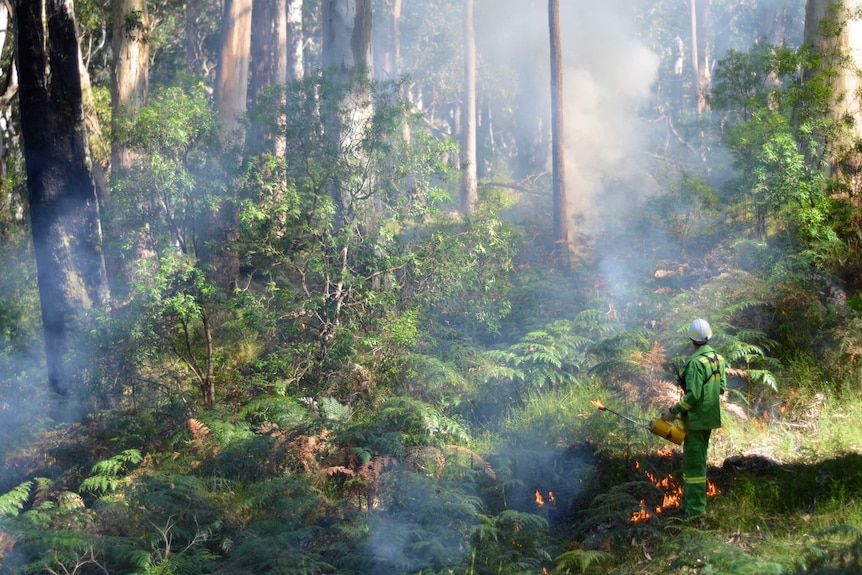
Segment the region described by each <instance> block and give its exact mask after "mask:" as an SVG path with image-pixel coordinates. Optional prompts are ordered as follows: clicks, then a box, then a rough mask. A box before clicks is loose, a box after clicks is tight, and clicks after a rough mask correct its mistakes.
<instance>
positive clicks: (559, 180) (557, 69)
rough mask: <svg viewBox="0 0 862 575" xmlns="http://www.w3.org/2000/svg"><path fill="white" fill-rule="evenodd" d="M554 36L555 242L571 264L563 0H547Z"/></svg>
mask: <svg viewBox="0 0 862 575" xmlns="http://www.w3.org/2000/svg"><path fill="white" fill-rule="evenodd" d="M548 25H549V28H550V38H551V140H552V143H551V146H552V157H553V162H552V164H553V188H554V192H553V213H554V246H555V251H556V253H557V254H558V256H559V258H560V261H561V262H562V263H563V264H565V265H566V267H568V260H569V253H570V242H569V224H568V222H569V208H568V202H567V198H566V158H565V151H566V144H565V138H564V132H565V130H564V126H565V122H564V116H563V57H562V43H561V40H560V1H559V0H548Z"/></svg>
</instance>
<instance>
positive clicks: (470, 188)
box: [461, 0, 478, 214]
mask: <svg viewBox="0 0 862 575" xmlns="http://www.w3.org/2000/svg"><path fill="white" fill-rule="evenodd" d="M461 104H462V112H461V116H462V127H461V149H462V156H463V158H462V159H463V161H462V163H461V169H462V170H463V172H462V180H461V209H462V210H464V213H468V214H469V213H473V212H474V211H475V210H476V202H477V201H478V195H477V189H478V182H477V176H476V33H475V30H474V27H473V0H464V89H463V97H462V99H461Z"/></svg>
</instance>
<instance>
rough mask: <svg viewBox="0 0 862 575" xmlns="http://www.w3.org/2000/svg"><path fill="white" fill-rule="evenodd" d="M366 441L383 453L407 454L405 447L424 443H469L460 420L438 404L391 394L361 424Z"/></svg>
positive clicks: (438, 444) (439, 444)
mask: <svg viewBox="0 0 862 575" xmlns="http://www.w3.org/2000/svg"><path fill="white" fill-rule="evenodd" d="M363 429H364V431H360V433H361V435H362V436H363V437H364V441H365V442H366V443H367V444H368V445H371V446H373V447H374V448H375V449H376V450H378V451H380V452H381V453H387V454H392V455H396V456H401V455H404V452H405V449H406V448H409V447H416V446H423V445H437V446H441V445H444V444H447V443H467V442H468V441H469V435H468V433H467V431H466V429H465V428H464V427H463V425H462V424H461V423H459V422H458V421H456V420H455V419H453V418H450V417H447V416H445V415H443V414H441V413H440V412H439V410H438V409H436V408H435V407H433V406H431V405H428V404H426V403H423V402H421V401H419V400H416V399H411V398H408V397H399V396H392V397H390V398H389V399H387V400H386V401H385V402H384V403H383V404H382V405H381V406H380V407H379V408H377V409H375V410H374V412H373V414H371V417H370V421H369V423H368V424H366V425H365V426H362V427H360V430H363Z"/></svg>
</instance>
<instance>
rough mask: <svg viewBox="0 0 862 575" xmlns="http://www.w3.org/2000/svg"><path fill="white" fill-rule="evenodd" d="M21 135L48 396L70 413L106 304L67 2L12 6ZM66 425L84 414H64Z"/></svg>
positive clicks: (21, 0)
mask: <svg viewBox="0 0 862 575" xmlns="http://www.w3.org/2000/svg"><path fill="white" fill-rule="evenodd" d="M13 9H14V11H15V26H16V32H17V33H16V50H15V54H16V57H17V60H18V70H19V81H20V105H21V133H22V138H23V142H24V159H25V162H26V171H27V188H28V191H29V196H30V220H31V224H32V232H33V251H34V254H35V256H36V265H37V270H38V285H39V297H40V300H41V306H42V322H43V329H44V336H45V352H46V357H47V365H48V378H49V385H50V387H51V389H52V390H53V391H55V392H57V393H58V394H60V395H61V396H63V397H66V398H67V405H68V406H74V404H75V403H76V400H80V399H82V396H81V395H80V394H81V392H83V390H84V385H85V383H86V374H87V368H88V366H89V365H90V363H91V361H92V358H91V357H88V355H89V354H88V351H89V350H88V349H87V346H86V343H85V342H87V341H89V340H90V335H89V334H90V333H91V330H92V329H93V326H94V324H93V318H92V315H93V313H94V312H98V311H104V310H107V309H108V305H109V291H108V284H107V278H106V275H105V265H104V261H103V259H102V251H101V230H100V227H99V226H100V222H99V211H98V203H97V199H96V192H95V186H94V183H93V177H92V173H91V171H90V164H89V157H88V143H87V134H86V129H85V125H84V111H83V96H82V89H81V74H80V69H79V65H78V63H79V48H78V39H77V36H76V30H75V20H74V10H73V7H72V3H71V1H63V0H47V2H42V1H35V0H14V3H13ZM63 415H64V416H66V417H69V418H75V417H79V416H80V415H81V413H78V412H74V411H66V412H65V413H64V414H63Z"/></svg>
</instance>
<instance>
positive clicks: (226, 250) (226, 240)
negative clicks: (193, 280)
mask: <svg viewBox="0 0 862 575" xmlns="http://www.w3.org/2000/svg"><path fill="white" fill-rule="evenodd" d="M251 21H252V0H225V4H224V18H223V20H222V32H221V46H220V49H219V62H218V69H217V70H216V86H215V104H216V110H217V111H218V114H219V118H220V119H221V121H222V123H223V124H224V126H225V129H226V130H227V131H228V132H229V133H231V135H234V134H236V135H238V137H240V138H242V137H244V135H243V134H241V133H240V128H241V124H240V120H241V116H242V115H243V114H244V113H245V112H246V110H247V109H248V88H249V86H248V79H249V65H250V59H251ZM238 229H239V227H238V224H237V222H236V211H235V202H234V200H233V199H231V198H226V199H225V200H224V202H223V204H222V205H221V206H220V207H219V209H218V211H217V212H216V213H215V214H214V215H213V218H212V220H211V221H209V222H204V229H203V230H201V232H202V233H201V237H200V242H199V245H196V246H195V248H196V252H197V254H198V257H199V258H200V260H201V262H202V264H203V267H204V268H205V269H210V270H211V272H210V274H211V277H212V279H213V280H214V281H215V282H216V283H217V284H218V285H219V286H221V287H222V288H223V289H226V290H231V289H233V288H234V287H236V285H237V282H238V280H239V254H238V253H237V252H236V250H234V249H232V244H233V243H234V242H235V241H236V239H237V238H238V235H239V231H238Z"/></svg>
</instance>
